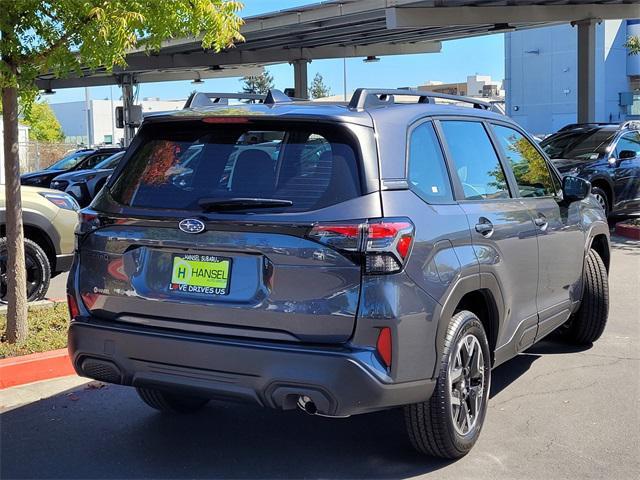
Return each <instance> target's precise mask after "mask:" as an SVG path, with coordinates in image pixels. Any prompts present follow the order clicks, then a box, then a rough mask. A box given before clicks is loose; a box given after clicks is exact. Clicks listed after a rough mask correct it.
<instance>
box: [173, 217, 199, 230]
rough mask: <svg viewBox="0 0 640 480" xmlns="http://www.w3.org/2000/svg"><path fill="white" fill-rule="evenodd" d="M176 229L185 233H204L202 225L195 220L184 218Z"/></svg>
mask: <svg viewBox="0 0 640 480" xmlns="http://www.w3.org/2000/svg"><path fill="white" fill-rule="evenodd" d="M178 227H179V228H180V230H182V231H183V232H186V233H200V232H204V223H202V222H201V221H200V220H196V219H195V218H185V219H184V220H182V221H181V222H180V223H179V224H178Z"/></svg>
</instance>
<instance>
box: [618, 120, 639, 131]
mask: <svg viewBox="0 0 640 480" xmlns="http://www.w3.org/2000/svg"><path fill="white" fill-rule="evenodd" d="M620 128H628V129H629V130H640V120H627V121H625V122H622V123H621V124H620Z"/></svg>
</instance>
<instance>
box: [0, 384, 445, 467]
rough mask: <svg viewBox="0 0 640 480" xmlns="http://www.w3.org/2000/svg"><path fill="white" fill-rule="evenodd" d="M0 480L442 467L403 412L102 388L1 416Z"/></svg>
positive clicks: (44, 401) (47, 400) (37, 403)
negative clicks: (181, 410)
mask: <svg viewBox="0 0 640 480" xmlns="http://www.w3.org/2000/svg"><path fill="white" fill-rule="evenodd" d="M0 427H1V431H0V435H1V436H0V444H1V445H2V450H1V453H0V455H1V456H0V478H302V477H306V478H318V477H324V478H404V477H413V476H417V475H420V474H423V473H427V472H430V471H434V470H437V469H439V468H442V467H443V466H446V465H447V464H448V462H445V461H440V460H433V459H425V458H424V457H421V456H420V455H418V454H415V453H413V451H412V449H411V446H410V444H409V441H408V439H407V438H406V435H405V432H404V419H403V417H402V411H401V410H392V411H386V412H380V413H374V414H370V415H365V416H357V417H352V418H348V419H326V418H321V417H311V416H308V415H306V414H304V413H302V412H299V411H289V412H280V411H273V410H267V409H262V408H259V407H255V406H251V405H242V404H229V403H219V402H211V404H210V406H209V407H207V408H206V409H205V410H204V411H202V412H200V413H198V414H195V415H184V416H179V415H176V416H172V415H163V414H160V413H156V412H155V411H153V410H151V409H150V408H149V407H146V406H145V405H144V404H143V403H142V402H141V401H140V400H139V399H138V398H137V395H136V394H135V391H134V390H133V389H130V388H126V387H120V386H115V385H109V386H107V387H105V388H102V389H99V390H87V389H85V390H80V391H76V392H74V393H71V394H63V395H59V396H56V397H52V398H48V399H44V400H40V401H38V402H34V403H31V404H28V405H25V406H23V407H20V408H16V409H14V410H11V411H9V412H6V413H4V414H2V415H1V416H0Z"/></svg>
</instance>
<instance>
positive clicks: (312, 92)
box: [309, 73, 331, 98]
mask: <svg viewBox="0 0 640 480" xmlns="http://www.w3.org/2000/svg"><path fill="white" fill-rule="evenodd" d="M329 95H331V89H330V88H329V87H328V86H327V85H325V83H324V78H322V75H320V73H316V75H315V77H313V81H312V82H311V86H310V87H309V97H311V98H322V97H328V96H329Z"/></svg>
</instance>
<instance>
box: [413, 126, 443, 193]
mask: <svg viewBox="0 0 640 480" xmlns="http://www.w3.org/2000/svg"><path fill="white" fill-rule="evenodd" d="M409 184H410V186H411V189H412V190H413V191H415V192H416V193H417V194H418V195H419V196H420V197H421V198H422V199H424V200H425V201H427V202H430V203H443V202H449V201H452V200H453V196H452V194H451V183H450V182H449V174H448V173H447V167H446V166H445V163H444V157H443V155H442V150H441V148H440V144H439V143H438V139H437V137H436V132H435V130H434V129H433V125H432V123H431V122H425V123H423V124H421V125H419V126H417V127H416V128H414V129H413V131H412V132H411V137H410V139H409Z"/></svg>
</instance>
